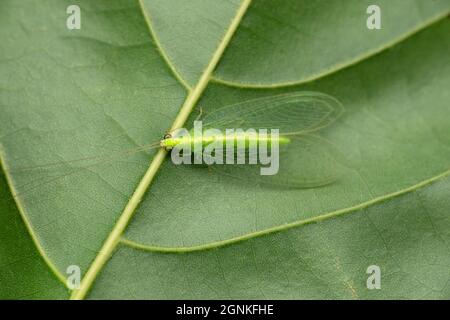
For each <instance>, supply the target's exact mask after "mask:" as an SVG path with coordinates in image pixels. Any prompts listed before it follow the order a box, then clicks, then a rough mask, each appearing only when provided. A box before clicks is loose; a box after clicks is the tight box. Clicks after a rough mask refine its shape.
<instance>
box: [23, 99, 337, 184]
mask: <svg viewBox="0 0 450 320" xmlns="http://www.w3.org/2000/svg"><path fill="white" fill-rule="evenodd" d="M343 112H344V107H343V106H342V104H341V103H340V102H339V101H338V100H336V99H335V98H333V97H331V96H329V95H327V94H324V93H319V92H312V91H300V92H291V93H285V94H279V95H273V96H268V97H263V98H257V99H252V100H247V101H243V102H239V103H236V104H232V105H229V106H225V107H222V108H219V109H218V110H216V111H213V112H211V113H209V114H206V115H205V116H203V115H202V117H201V120H202V128H201V130H200V133H202V134H201V137H195V135H194V137H193V136H192V135H190V134H191V133H192V132H193V131H194V129H191V130H190V131H189V130H185V133H189V135H186V136H183V137H180V136H179V135H178V134H176V133H175V132H170V133H167V134H166V135H164V137H163V138H162V139H161V140H160V141H157V142H154V143H151V144H149V145H146V146H141V147H139V148H134V149H130V150H125V151H121V152H119V153H117V154H113V155H108V156H107V157H87V158H82V159H74V160H69V161H64V162H62V163H60V162H57V163H48V164H44V165H40V166H33V167H29V168H20V169H17V170H16V171H22V172H26V171H29V170H38V169H46V168H54V167H58V166H60V165H63V164H66V165H67V164H71V163H78V162H87V163H88V164H87V165H86V166H85V168H89V167H92V166H95V165H97V164H99V163H105V162H108V161H113V160H114V159H118V158H121V157H124V156H127V155H132V154H135V153H138V152H144V151H146V152H148V150H152V149H156V148H165V149H166V150H168V151H170V152H171V153H173V151H174V149H180V147H183V148H182V149H185V150H184V153H186V149H188V150H190V151H188V152H187V153H190V155H188V156H192V157H197V156H199V154H198V152H195V151H194V150H193V149H195V148H194V145H195V144H199V145H200V149H199V150H201V152H200V153H202V155H203V157H204V154H203V152H204V151H205V150H206V149H208V147H210V146H211V145H212V144H213V143H215V144H216V146H217V145H223V146H224V149H223V150H225V151H224V154H223V155H220V156H223V157H224V158H223V159H224V160H223V162H222V163H221V162H220V161H217V159H218V155H217V152H215V151H217V150H214V151H213V152H212V154H211V153H210V154H209V156H210V157H214V159H215V160H216V161H215V162H214V161H213V162H214V163H212V164H211V159H208V158H206V161H204V162H202V163H196V162H195V160H194V161H193V163H192V164H193V165H194V167H196V168H197V167H205V166H206V167H208V168H210V169H211V171H212V172H215V173H217V174H219V175H221V176H228V177H230V178H237V179H240V180H241V181H251V182H252V183H258V184H259V183H260V184H266V185H274V186H282V187H293V188H311V187H318V186H323V185H326V184H329V183H331V182H333V181H335V180H336V178H337V177H338V173H339V171H340V164H339V163H338V161H337V157H336V149H335V148H334V147H333V145H332V144H331V143H329V142H328V141H327V140H325V139H324V138H321V137H319V136H316V135H314V133H315V132H316V131H319V130H321V129H324V128H326V127H329V126H330V125H331V124H332V123H333V122H335V121H336V120H337V119H338V118H339V117H340V116H341V115H342V113H343ZM238 128H239V129H242V130H241V131H238V132H237V131H236V129H238ZM250 128H251V129H254V130H253V131H250V130H249V129H250ZM211 130H213V131H214V132H215V133H214V134H207V132H209V131H211ZM230 130H232V134H229V131H230ZM261 130H266V131H264V132H263V133H261ZM269 130H276V131H277V134H276V135H274V134H268V133H267V132H269ZM194 133H195V132H194ZM230 142H232V145H233V147H232V150H231V149H230V148H226V146H227V144H229V143H230ZM273 145H277V147H278V149H277V150H276V151H277V153H279V154H278V160H277V161H278V163H277V170H276V172H275V174H267V175H265V174H261V172H262V168H265V167H267V165H268V163H267V161H266V163H264V162H257V161H253V162H252V161H248V162H247V163H242V161H241V163H239V161H237V159H236V158H237V157H239V156H242V155H243V156H244V157H245V156H246V157H248V158H249V159H250V157H251V156H252V150H253V149H252V146H253V148H254V150H260V149H261V146H265V147H272V146H273ZM210 149H211V148H210ZM230 150H231V151H230ZM210 151H211V150H210ZM238 151H241V153H239V152H238ZM272 151H273V150H272ZM230 152H232V153H233V155H232V156H231V157H230V154H229V153H230ZM272 153H273V152H272ZM253 155H254V154H253ZM184 156H186V154H184ZM267 156H268V155H267V154H266V160H267ZM271 156H273V154H272V155H271ZM227 157H228V160H230V161H228V162H227V161H226V159H227ZM204 158H205V157H204ZM172 159H173V157H172ZM214 159H213V160H214ZM203 160H205V159H203ZM231 160H232V161H231ZM208 161H209V163H208ZM205 162H206V163H205ZM76 172H77V170H73V171H70V172H69V173H64V174H61V175H55V176H53V177H51V178H48V179H40V180H41V182H42V183H49V182H52V181H56V180H58V179H62V178H64V177H66V176H68V175H73V174H75V173H76ZM36 186H39V184H37V185H36V184H34V185H30V186H29V188H36ZM29 188H27V186H22V188H19V189H22V190H23V192H25V193H26V192H27V189H29ZM19 192H21V191H20V190H19Z"/></svg>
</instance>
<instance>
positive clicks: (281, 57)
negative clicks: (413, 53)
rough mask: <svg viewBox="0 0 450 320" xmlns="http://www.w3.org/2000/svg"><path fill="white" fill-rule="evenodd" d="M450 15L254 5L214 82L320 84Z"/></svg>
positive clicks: (292, 3) (346, 6)
mask: <svg viewBox="0 0 450 320" xmlns="http://www.w3.org/2000/svg"><path fill="white" fill-rule="evenodd" d="M372 4H376V5H378V6H379V7H380V9H381V19H382V20H381V21H382V24H381V30H377V31H368V30H367V27H366V20H367V18H368V17H369V14H366V11H367V8H368V7H369V5H372ZM449 10H450V1H448V0H438V1H423V0H410V1H404V0H382V1H377V2H376V3H374V2H373V1H370V0H346V1H339V0H331V1H330V0H316V1H308V0H300V1H299V0H286V1H283V5H280V2H279V1H277V0H264V1H255V2H254V3H253V6H252V7H251V10H250V11H249V14H248V15H247V16H246V18H245V19H244V21H243V22H242V25H241V28H240V29H239V32H238V33H237V34H236V37H235V38H234V39H233V42H231V44H230V46H229V48H228V50H227V51H226V53H225V55H224V57H223V59H222V62H221V64H220V65H219V68H218V70H217V71H216V75H215V76H216V79H217V80H219V81H223V82H226V83H229V84H234V85H239V86H281V85H288V84H295V83H303V82H306V81H310V80H313V79H318V78H320V77H323V76H326V75H327V74H330V73H333V72H337V71H339V70H341V69H342V68H345V67H348V66H349V65H352V64H355V63H357V62H359V61H362V60H364V59H366V58H368V57H369V56H371V55H373V54H376V53H378V52H380V51H383V50H385V49H386V48H388V47H391V46H392V45H394V44H396V43H398V42H400V41H402V40H404V39H405V38H406V37H408V36H410V35H411V34H413V33H415V32H417V31H418V30H421V29H423V28H425V27H427V26H428V25H430V24H431V23H432V22H434V21H436V20H439V19H441V18H443V17H444V16H445V15H446V14H447V13H448V11H449ZM180 36H181V35H180ZM249 57H251V59H249Z"/></svg>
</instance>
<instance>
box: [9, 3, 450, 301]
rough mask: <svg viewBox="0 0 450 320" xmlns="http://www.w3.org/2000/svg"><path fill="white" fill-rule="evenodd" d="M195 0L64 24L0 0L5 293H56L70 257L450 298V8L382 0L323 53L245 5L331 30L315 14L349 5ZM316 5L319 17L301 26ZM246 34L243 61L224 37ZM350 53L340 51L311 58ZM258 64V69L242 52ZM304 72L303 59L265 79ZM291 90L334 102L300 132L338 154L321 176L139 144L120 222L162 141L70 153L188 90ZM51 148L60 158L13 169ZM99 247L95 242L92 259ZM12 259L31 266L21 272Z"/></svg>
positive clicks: (218, 294)
mask: <svg viewBox="0 0 450 320" xmlns="http://www.w3.org/2000/svg"><path fill="white" fill-rule="evenodd" d="M405 2H406V1H405ZM405 2H402V3H405ZM211 3H212V2H206V1H204V2H202V1H198V0H196V1H193V2H192V7H183V6H181V5H180V8H178V7H177V4H179V2H175V1H170V2H167V4H166V5H164V6H163V5H162V4H161V3H160V2H156V1H152V0H144V1H142V2H141V3H140V4H139V3H138V2H132V1H123V0H114V1H106V0H104V1H100V0H99V1H80V2H79V4H80V7H81V8H82V19H83V20H82V29H81V30H71V31H70V30H67V28H66V27H65V20H66V18H67V15H66V13H65V9H66V7H67V6H68V5H69V4H71V3H70V2H69V1H56V0H47V1H29V2H27V3H25V2H18V1H13V0H9V1H3V2H2V3H1V4H0V36H1V38H2V39H4V40H2V44H1V45H0V106H1V115H0V119H1V121H2V126H1V127H0V147H1V148H0V156H1V162H2V166H3V173H4V174H5V176H6V178H7V180H8V182H9V186H7V185H6V182H5V181H4V180H2V182H1V189H0V192H1V197H2V198H1V199H2V201H1V202H0V214H1V216H0V219H1V220H2V221H10V222H9V223H11V225H9V224H8V223H3V224H2V227H1V228H2V229H1V230H5V231H4V232H2V233H1V236H2V239H3V240H2V244H1V246H0V258H1V260H0V268H1V270H0V271H1V274H2V276H1V277H0V279H1V281H2V282H1V284H2V292H1V294H2V297H7V298H11V297H12V298H14V297H33V298H47V297H51V298H53V297H57V298H65V297H66V295H67V290H66V288H65V286H64V284H63V283H61V282H64V281H63V280H64V279H63V277H64V276H65V275H66V274H65V271H66V269H67V267H68V266H70V265H79V266H80V267H81V270H82V273H83V275H85V280H84V282H83V288H84V289H85V290H86V293H87V292H89V295H87V296H86V297H91V298H176V299H178V298H285V299H286V298H448V297H449V293H450V291H449V290H450V287H449V286H448V280H449V273H448V265H449V262H450V261H449V256H450V255H449V254H448V245H449V239H450V238H449V232H448V230H450V228H449V227H450V220H449V215H448V212H449V211H450V202H449V200H448V197H447V195H448V192H449V180H448V178H447V176H448V174H449V169H450V138H449V137H450V117H449V112H448V111H449V109H450V106H449V101H450V92H449V91H448V87H449V84H450V69H449V68H450V63H449V62H450V61H449V59H450V56H449V54H448V53H449V52H450V38H449V37H448V35H449V34H450V23H449V21H448V19H442V20H441V21H439V22H436V23H434V24H432V25H426V24H425V22H426V21H430V19H432V17H437V16H441V15H442V16H444V15H445V14H446V13H448V9H449V8H448V4H449V2H448V1H435V2H434V3H435V6H433V7H431V6H430V7H429V6H428V5H427V4H423V3H424V2H420V3H422V4H419V1H409V7H411V8H415V9H417V11H414V12H415V13H414V14H411V15H405V14H404V12H403V11H402V10H401V8H404V7H403V5H404V4H400V2H399V1H398V2H395V3H394V4H392V5H390V4H389V5H388V4H387V3H386V4H384V5H386V9H388V8H393V9H392V11H391V13H390V14H388V13H387V14H386V25H385V26H386V29H388V30H390V32H387V31H386V30H384V29H383V32H381V33H379V34H378V35H377V36H375V35H374V37H375V38H376V39H372V40H371V41H367V42H366V40H367V39H366V38H364V39H363V37H362V36H361V34H362V33H364V34H365V35H366V37H369V38H370V37H371V36H368V35H367V33H369V34H371V33H370V32H369V31H368V30H367V29H366V28H365V25H363V26H362V27H361V28H360V29H358V28H354V29H355V30H354V34H353V38H352V39H355V40H354V41H357V42H358V43H359V44H360V46H359V47H358V48H356V49H358V50H355V47H357V46H354V45H353V44H352V43H350V42H349V38H350V37H349V36H348V35H347V36H345V37H344V36H343V37H341V38H345V39H340V40H339V41H338V40H336V43H334V42H331V45H332V46H333V47H334V48H336V50H335V52H336V55H332V54H330V55H324V57H323V58H322V57H320V59H319V58H317V57H318V56H320V55H318V54H317V52H319V51H320V50H322V49H323V47H320V45H319V43H314V44H310V45H309V46H307V47H308V48H309V49H308V50H309V51H308V54H303V53H299V51H296V48H297V47H295V46H296V45H299V43H304V44H308V41H312V39H313V38H310V40H308V38H302V41H300V40H299V39H298V37H300V35H299V34H296V33H295V32H294V31H292V30H290V29H289V28H287V27H286V26H283V25H280V26H279V27H277V28H275V26H274V25H273V24H276V23H277V22H276V19H267V20H264V23H262V22H261V21H260V19H261V16H263V15H262V13H264V16H267V15H268V16H276V14H278V12H281V13H283V12H284V13H285V14H286V19H285V20H286V21H290V20H289V19H292V21H291V23H295V27H296V28H300V30H304V29H306V30H318V29H319V26H324V29H323V30H322V29H320V33H323V36H326V37H328V39H330V38H331V39H335V38H336V37H335V36H334V35H333V36H331V35H330V31H329V29H327V28H329V26H328V25H327V24H326V23H325V22H324V20H327V19H325V17H328V20H329V21H333V19H336V20H337V21H338V22H342V24H341V26H348V25H354V24H355V21H356V20H357V19H363V18H364V19H363V21H365V18H366V15H365V14H364V12H363V14H361V15H360V13H359V9H358V10H357V9H351V10H350V9H349V8H347V9H345V8H342V9H341V10H342V12H344V13H345V14H344V15H339V14H338V12H336V10H334V9H335V7H333V6H332V5H330V7H326V8H322V9H323V10H319V11H318V9H317V8H315V7H314V5H311V7H305V8H304V10H306V11H302V10H303V9H302V10H300V11H299V12H297V11H296V10H293V9H292V7H291V6H290V2H283V5H280V6H279V11H278V10H269V9H270V8H272V7H271V6H272V5H273V3H271V2H269V1H264V2H254V3H253V4H252V5H251V6H250V7H248V9H247V7H246V4H248V1H247V2H246V1H242V2H238V1H235V2H225V1H223V2H222V1H221V2H220V4H217V6H213V5H212V4H211ZM317 3H322V5H323V2H317ZM390 6H392V7H390ZM357 7H358V6H357ZM358 8H359V7H358ZM344 9H345V10H344ZM394 9H395V10H394ZM179 10H181V11H179ZM308 10H309V11H308ZM352 10H357V12H358V14H356V13H355V12H356V11H352ZM387 11H389V10H387ZM305 12H306V13H305ZM314 12H317V13H318V12H321V13H323V15H316V16H317V17H319V18H320V19H317V21H315V22H314V23H313V22H312V21H311V17H312V13H314ZM182 13H183V14H182ZM244 13H245V16H244V18H242V16H243V14H244ZM288 13H289V14H288ZM419 13H420V14H419ZM294 14H302V17H304V19H300V18H298V19H296V18H295V17H293V16H294ZM393 17H395V19H394V18H393ZM241 19H242V20H241ZM328 20H327V21H328ZM177 21H179V22H180V25H177V24H176V22H177ZM258 21H259V22H258ZM308 21H309V22H308ZM197 22H198V23H199V24H196V23H197ZM200 22H202V23H200ZM391 23H392V24H393V25H392V26H391V25H390V24H391ZM257 25H258V26H259V27H257V29H258V30H257V31H258V32H263V33H264V35H265V36H266V37H267V38H266V39H270V38H272V39H273V38H274V37H276V39H279V41H280V43H282V42H283V41H287V40H285V39H288V38H289V37H292V39H295V41H294V42H295V45H294V44H293V45H294V47H295V48H292V47H289V46H287V45H286V46H285V48H286V50H282V51H277V50H273V47H271V46H266V45H265V44H262V42H264V41H262V42H261V43H260V42H254V40H255V38H252V37H250V36H249V33H250V31H252V30H254V29H252V28H255V26H257ZM304 25H307V26H309V28H311V29H308V28H305V27H304ZM388 26H389V27H388ZM418 26H422V27H421V28H422V29H423V30H421V31H420V32H417V33H415V34H414V35H411V36H410V37H408V38H407V39H402V41H400V42H399V43H398V44H396V45H395V46H393V47H392V48H390V49H387V50H383V52H381V53H380V54H378V55H375V56H371V57H368V56H364V55H363V53H364V52H367V51H368V50H369V51H370V50H372V49H373V48H377V47H380V46H384V47H385V45H386V43H389V42H391V41H393V39H395V38H396V37H399V36H401V35H406V34H412V33H414V32H413V31H417V30H416V29H417V28H418ZM149 27H150V31H149ZM285 27H286V28H287V29H286V28H285ZM233 28H235V29H237V30H236V32H234V29H233ZM267 28H269V29H267ZM314 28H315V29H314ZM263 29H265V30H266V31H263ZM394 29H395V32H394V31H392V30H394ZM267 30H270V32H268V31H267ZM287 30H288V31H287ZM327 30H328V31H327ZM343 30H345V28H344V27H339V28H336V32H343V33H344V34H345V31H343ZM183 31H185V32H186V33H187V34H189V36H186V35H185V34H183ZM392 32H394V33H392ZM360 33H361V34H360ZM193 34H195V35H196V36H195V37H193V36H192V35H193ZM253 34H254V33H253ZM189 39H194V40H193V41H189ZM291 41H292V40H291ZM190 46H193V47H195V50H194V49H193V50H190ZM384 47H383V48H384ZM248 48H253V50H254V52H252V55H251V57H252V59H253V61H254V62H255V64H253V63H245V62H244V61H243V60H242V59H241V58H242V57H240V56H239V55H238V56H239V57H237V56H236V54H235V53H233V52H238V51H239V50H244V52H245V51H246V50H248ZM302 50H306V49H305V46H303V47H302ZM247 53H248V52H247ZM248 56H250V55H249V54H247V57H248ZM356 56H358V57H359V60H361V61H358V63H356V64H354V65H353V66H351V67H348V68H340V69H339V70H338V69H336V70H334V71H335V72H334V73H333V74H329V72H324V70H328V69H327V68H328V67H327V66H329V65H332V64H334V63H340V64H342V66H345V63H346V61H351V60H352V59H354V58H355V57H356ZM261 57H266V58H264V59H262V58H261ZM300 57H303V58H304V59H312V58H311V57H314V62H317V63H318V64H314V63H312V64H311V63H306V62H305V61H308V60H302V59H299V58H300ZM271 59H272V60H271ZM262 61H264V66H265V68H267V69H265V68H263V69H261V68H257V67H256V68H254V66H255V65H257V64H258V63H262ZM216 65H218V68H217V69H215V66H216ZM237 65H241V68H237V67H235V66H237ZM288 65H290V66H291V67H287V66H288ZM214 70H217V72H216V75H215V77H216V78H214V79H215V81H211V76H212V73H213V71H214ZM243 75H244V77H243ZM311 75H320V76H319V77H318V79H317V80H316V81H314V82H309V83H305V84H298V85H290V86H281V85H282V84H283V83H286V82H302V81H304V80H305V79H307V78H310V77H311ZM214 79H213V80H214ZM222 80H224V81H226V82H228V81H230V82H232V83H231V84H232V86H228V85H226V84H224V83H223V82H224V81H222ZM240 83H242V84H244V85H252V84H258V85H267V86H273V85H276V86H281V87H279V88H277V89H272V88H259V89H251V88H247V89H244V88H241V87H236V86H237V85H239V84H240ZM303 90H307V91H319V92H324V93H326V94H329V95H331V96H333V97H335V98H337V99H338V100H340V101H341V102H342V104H343V105H344V107H345V111H346V112H345V114H344V116H343V117H341V118H339V119H338V121H336V122H335V123H333V125H332V126H330V127H328V128H326V129H325V130H321V131H320V132H318V133H317V134H318V135H320V137H322V138H326V139H327V140H328V141H330V142H331V143H332V144H333V145H334V146H335V147H336V149H337V150H339V152H340V155H341V156H340V157H339V158H338V159H337V160H338V161H340V162H341V163H342V165H343V166H345V174H344V175H343V176H342V178H341V179H340V180H339V181H338V182H336V183H334V184H332V185H329V186H326V187H321V188H316V189H307V190H304V189H302V190H299V189H289V190H286V189H279V188H267V187H264V186H260V185H254V184H252V183H235V181H233V180H230V179H227V178H226V177H223V176H219V175H215V174H214V173H211V172H209V171H207V170H198V168H192V167H189V166H174V165H173V164H172V163H171V162H170V158H168V159H166V161H164V162H163V163H162V166H161V168H159V167H157V166H154V163H155V162H154V161H153V162H152V165H151V166H150V168H153V167H154V168H156V171H157V174H156V175H155V179H154V181H153V182H152V185H151V187H150V189H149V190H148V192H147V193H146V194H145V196H143V197H142V202H141V204H140V205H139V206H138V207H137V209H136V210H135V211H136V212H134V209H133V210H132V212H129V213H130V215H129V217H130V219H126V220H125V224H124V225H123V226H124V227H126V230H125V231H124V232H123V234H122V231H123V230H122V229H120V228H118V226H120V225H121V224H123V223H122V222H123V221H124V220H123V217H124V214H125V213H127V209H124V208H125V207H126V206H127V203H130V202H129V201H130V199H133V197H132V194H133V193H134V192H135V191H136V190H138V189H139V188H140V187H137V186H138V184H139V183H140V181H142V180H141V177H142V176H143V175H144V173H145V172H146V170H147V168H148V167H149V164H150V162H151V161H152V159H158V157H159V159H161V157H160V154H161V153H160V152H159V153H158V154H156V157H155V158H153V156H154V155H155V150H153V151H148V152H141V153H136V154H130V155H128V156H127V157H123V158H122V157H121V158H118V159H115V158H113V159H111V161H102V162H101V163H100V164H99V165H95V166H94V165H93V166H83V165H81V164H79V163H78V162H69V160H71V159H76V158H83V157H91V156H97V155H108V154H109V155H110V154H114V153H117V152H120V151H121V150H122V151H123V150H129V149H133V148H136V147H139V146H142V145H146V144H149V143H151V142H154V141H158V140H159V139H161V137H162V136H163V135H164V133H165V132H166V130H168V129H169V128H170V127H171V126H173V123H174V119H177V120H176V123H177V122H178V123H182V124H184V119H182V118H183V115H188V113H189V112H188V111H191V109H192V108H193V107H194V106H197V108H198V109H197V111H199V107H202V109H203V110H204V112H206V113H208V112H211V111H214V110H217V109H219V108H220V107H223V106H226V105H229V104H233V103H238V102H241V101H245V100H249V99H254V98H259V97H265V96H271V95H274V94H282V93H286V92H294V91H303ZM197 100H199V102H198V104H197V103H196V102H197ZM180 107H181V110H182V111H181V112H179V111H180ZM183 110H185V111H183ZM186 110H187V111H186ZM280 112H282V110H280ZM180 114H181V115H182V116H181V118H180ZM196 116H197V112H195V111H194V112H193V113H192V114H191V116H190V118H189V119H188V120H187V122H186V123H185V125H186V126H190V125H191V123H192V121H193V120H194V119H195V117H196ZM179 119H181V120H183V121H181V120H180V121H179ZM55 161H66V163H65V165H63V166H55V167H52V168H51V169H48V168H42V169H37V170H30V171H27V170H25V171H21V170H17V168H21V167H27V166H36V165H39V164H45V163H52V162H55ZM317 161H318V163H320V161H321V159H318V160H317ZM156 171H155V172H156ZM147 172H148V171H147ZM61 175H63V176H64V177H63V178H62V179H60V178H59V177H60V176H61ZM52 179H54V180H52ZM44 182H45V183H44ZM11 193H12V194H13V195H14V200H15V206H14V205H13V202H12V200H13V199H12V197H13V196H12V195H11ZM133 213H134V215H133V217H132V219H131V216H132V214H133ZM11 221H12V222H11ZM314 222H318V223H314ZM30 235H31V237H30ZM111 237H113V240H114V241H112V242H111V245H109V244H108V240H105V239H111ZM33 242H34V247H33ZM105 244H106V249H108V250H110V251H107V252H108V254H104V256H102V254H103V252H105V251H104V249H105ZM15 253H16V254H15ZM110 255H111V259H110V260H108V258H109V256H110ZM19 257H26V258H24V259H16V258H19ZM99 257H100V258H99ZM370 265H379V266H380V267H381V270H382V274H383V278H382V279H383V280H382V288H383V290H380V291H379V290H367V288H366V284H365V281H366V279H367V277H368V275H367V274H366V269H367V267H368V266H370ZM25 266H32V268H31V269H32V271H31V272H30V273H28V274H25V275H23V273H24V270H23V269H24V268H25ZM52 271H53V272H52ZM91 276H92V277H91ZM15 277H19V280H20V281H17V282H14V281H13V279H14V278H15ZM27 277H28V278H27ZM30 278H31V279H34V280H35V281H36V282H34V283H32V284H28V281H29V279H30ZM58 280H60V282H59V283H58ZM4 284H6V285H4ZM21 287H23V288H21ZM81 297H84V294H83V295H82V296H81Z"/></svg>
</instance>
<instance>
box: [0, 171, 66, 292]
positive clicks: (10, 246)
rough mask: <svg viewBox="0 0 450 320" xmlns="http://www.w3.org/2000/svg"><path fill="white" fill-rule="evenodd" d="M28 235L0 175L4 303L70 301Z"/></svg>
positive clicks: (0, 260)
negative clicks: (49, 300)
mask: <svg viewBox="0 0 450 320" xmlns="http://www.w3.org/2000/svg"><path fill="white" fill-rule="evenodd" d="M28 231H29V230H27V228H26V227H25V224H24V221H23V220H22V219H21V214H20V213H19V211H18V210H17V208H16V207H15V203H14V199H13V198H12V196H11V194H9V192H8V185H7V183H6V180H5V176H4V175H3V172H0V270H1V272H0V288H1V290H0V299H34V298H38V299H62V298H67V297H68V296H69V295H68V291H67V290H65V288H64V286H62V285H61V283H60V282H58V280H57V278H56V277H55V276H54V274H52V272H51V270H50V269H49V266H48V265H46V264H45V261H44V260H43V259H42V256H41V255H40V254H39V252H38V250H36V247H35V246H34V244H33V241H32V239H31V237H30V234H29V233H28Z"/></svg>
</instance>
